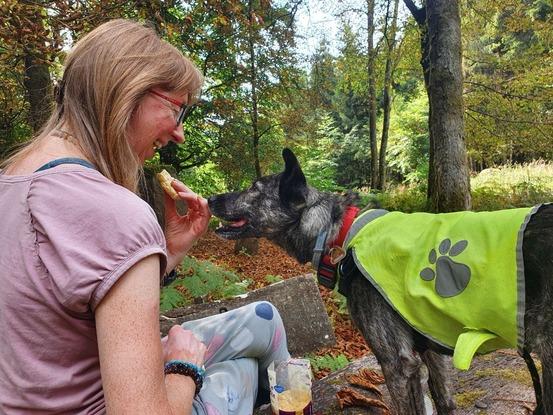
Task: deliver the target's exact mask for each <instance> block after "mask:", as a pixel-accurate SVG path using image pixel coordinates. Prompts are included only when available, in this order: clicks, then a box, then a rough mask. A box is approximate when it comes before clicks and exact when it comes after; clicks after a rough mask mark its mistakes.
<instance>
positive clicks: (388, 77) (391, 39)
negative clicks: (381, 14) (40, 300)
mask: <svg viewBox="0 0 553 415" xmlns="http://www.w3.org/2000/svg"><path fill="white" fill-rule="evenodd" d="M398 6H399V0H394V11H393V16H392V23H391V25H390V28H389V30H388V16H389V11H390V1H388V5H387V13H386V29H385V31H384V36H385V37H386V43H387V48H388V50H387V56H386V70H385V72H384V91H383V98H384V103H383V112H384V115H383V120H382V137H381V140H380V159H379V162H378V189H380V190H383V189H384V188H385V187H386V150H387V148H388V134H389V130H390V111H391V109H392V77H393V69H392V67H393V62H392V61H393V53H394V49H395V45H396V29H397V13H398V8H399V7H398Z"/></svg>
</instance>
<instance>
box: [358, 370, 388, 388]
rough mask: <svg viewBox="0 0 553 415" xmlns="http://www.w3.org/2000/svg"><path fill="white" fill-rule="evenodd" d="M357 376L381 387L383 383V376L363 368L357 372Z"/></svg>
mask: <svg viewBox="0 0 553 415" xmlns="http://www.w3.org/2000/svg"><path fill="white" fill-rule="evenodd" d="M357 375H358V376H359V377H361V378H363V379H365V380H366V381H367V382H370V383H374V384H375V385H382V384H383V383H384V376H382V375H381V374H380V373H378V372H375V371H374V370H370V369H367V368H364V369H361V370H360V371H359V372H357Z"/></svg>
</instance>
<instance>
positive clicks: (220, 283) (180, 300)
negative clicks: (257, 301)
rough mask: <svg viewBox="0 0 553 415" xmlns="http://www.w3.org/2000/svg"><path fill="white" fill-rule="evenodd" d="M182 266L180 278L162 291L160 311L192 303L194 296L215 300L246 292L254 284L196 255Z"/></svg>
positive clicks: (187, 259) (185, 260)
mask: <svg viewBox="0 0 553 415" xmlns="http://www.w3.org/2000/svg"><path fill="white" fill-rule="evenodd" d="M180 269H181V275H179V277H180V278H177V279H176V280H175V281H173V282H172V283H171V284H170V285H169V286H168V287H164V288H163V289H162V290H161V302H160V308H161V311H167V310H169V309H171V308H174V307H182V306H185V305H188V304H191V303H192V301H193V299H194V298H202V299H205V300H207V301H213V300H218V299H224V298H230V297H233V296H236V295H240V294H244V293H246V292H247V291H248V286H249V285H250V284H251V281H250V280H248V279H241V278H240V277H239V276H238V275H237V274H235V273H233V272H231V271H228V270H226V269H223V268H221V267H218V266H216V265H214V264H212V263H211V262H209V261H198V260H197V259H195V258H193V257H186V258H185V259H184V261H183V262H182V263H181V266H180Z"/></svg>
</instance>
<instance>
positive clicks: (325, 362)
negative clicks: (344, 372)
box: [307, 354, 349, 372]
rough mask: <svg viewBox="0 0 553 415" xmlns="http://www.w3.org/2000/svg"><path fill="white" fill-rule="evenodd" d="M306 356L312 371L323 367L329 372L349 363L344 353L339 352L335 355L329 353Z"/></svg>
mask: <svg viewBox="0 0 553 415" xmlns="http://www.w3.org/2000/svg"><path fill="white" fill-rule="evenodd" d="M307 358H308V359H309V361H310V362H311V368H312V369H313V371H314V372H318V371H320V370H325V369H326V370H330V372H335V371H337V370H340V369H342V368H344V367H346V366H347V365H348V363H349V360H348V358H347V357H346V356H345V355H344V354H339V355H337V356H333V355H331V354H327V355H324V356H314V355H308V356H307Z"/></svg>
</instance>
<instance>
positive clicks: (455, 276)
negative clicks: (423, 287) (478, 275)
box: [420, 239, 471, 298]
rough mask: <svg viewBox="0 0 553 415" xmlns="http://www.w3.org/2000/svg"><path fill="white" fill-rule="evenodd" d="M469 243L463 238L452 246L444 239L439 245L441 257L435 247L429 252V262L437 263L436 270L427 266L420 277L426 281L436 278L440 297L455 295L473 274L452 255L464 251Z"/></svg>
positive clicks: (459, 292) (462, 288) (463, 287)
mask: <svg viewBox="0 0 553 415" xmlns="http://www.w3.org/2000/svg"><path fill="white" fill-rule="evenodd" d="M468 244H469V243H468V241H466V240H462V241H459V242H457V243H456V244H455V245H453V246H451V241H450V240H449V239H444V240H443V241H442V242H440V246H439V247H438V251H439V252H440V256H439V257H438V255H437V253H436V250H435V249H432V250H431V251H430V253H429V254H428V262H430V264H432V265H436V271H435V272H434V270H433V269H432V268H430V267H426V268H424V269H423V270H422V271H421V272H420V277H421V278H422V279H423V280H425V281H432V280H433V279H434V278H435V279H436V286H435V289H436V292H437V293H438V295H439V296H440V297H445V298H447V297H454V296H456V295H459V294H461V292H462V291H463V290H464V289H465V288H466V287H467V285H468V283H469V281H470V275H471V272H470V268H469V267H468V266H467V265H465V264H461V263H459V262H455V261H453V260H452V259H451V257H454V256H457V255H459V254H460V253H461V252H463V251H464V250H465V249H466V247H467V246H468Z"/></svg>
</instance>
